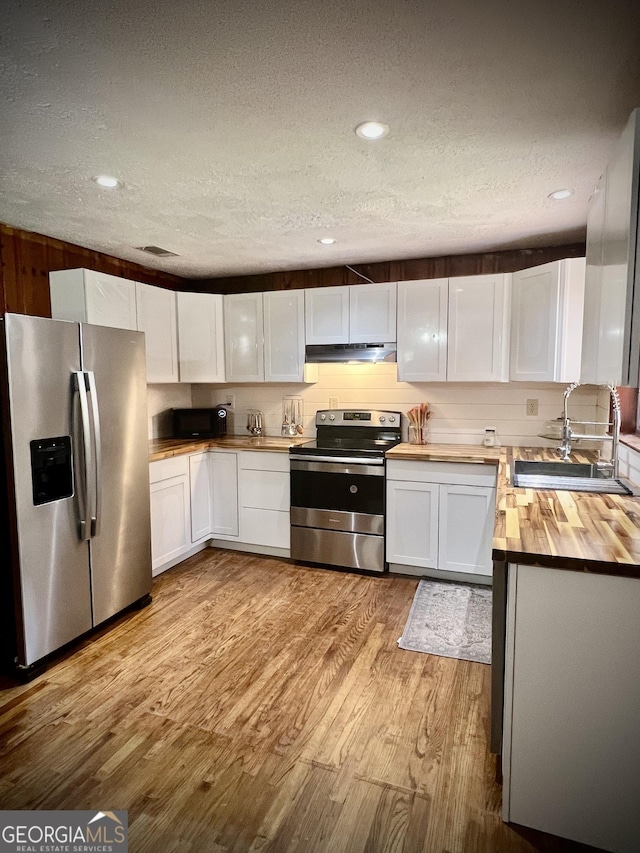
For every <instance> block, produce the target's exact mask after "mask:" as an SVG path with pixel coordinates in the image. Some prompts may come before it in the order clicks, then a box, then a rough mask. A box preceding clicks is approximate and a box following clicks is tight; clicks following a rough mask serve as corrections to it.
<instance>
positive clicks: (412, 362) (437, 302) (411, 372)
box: [398, 278, 449, 382]
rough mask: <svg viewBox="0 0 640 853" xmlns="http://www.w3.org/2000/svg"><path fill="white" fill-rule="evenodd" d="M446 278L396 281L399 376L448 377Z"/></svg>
mask: <svg viewBox="0 0 640 853" xmlns="http://www.w3.org/2000/svg"><path fill="white" fill-rule="evenodd" d="M448 292H449V280H448V279H446V278H434V279H428V280H425V281H399V282H398V379H399V380H400V381H401V382H444V380H445V379H446V378H447V311H448Z"/></svg>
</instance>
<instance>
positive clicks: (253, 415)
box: [247, 409, 264, 435]
mask: <svg viewBox="0 0 640 853" xmlns="http://www.w3.org/2000/svg"><path fill="white" fill-rule="evenodd" d="M263 429H264V415H263V414H262V412H261V411H260V410H259V409H249V411H248V412H247V430H248V431H249V432H250V433H251V435H262V433H263Z"/></svg>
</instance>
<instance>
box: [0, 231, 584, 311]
mask: <svg viewBox="0 0 640 853" xmlns="http://www.w3.org/2000/svg"><path fill="white" fill-rule="evenodd" d="M584 250H585V246H584V243H571V244H569V245H564V246H551V247H546V248H542V249H510V250H508V251H505V252H484V253H476V254H472V255H448V256H445V257H441V258H414V259H412V260H405V261H386V262H383V263H372V264H358V263H355V262H354V263H353V264H351V265H350V266H353V267H354V269H357V270H358V272H360V273H361V274H362V275H365V276H366V277H367V278H370V279H372V280H373V281H404V280H412V279H422V278H440V277H449V276H458V275H481V274H483V273H496V272H513V271H514V270H518V269H526V268H527V267H533V266H537V265H538V264H544V263H547V262H548V261H555V260H559V259H560V258H572V257H580V256H583V255H584ZM77 267H84V268H86V269H92V270H97V271H98V272H105V273H111V274H112V275H119V276H122V277H123V278H128V279H132V280H134V281H142V282H145V283H146V284H155V285H158V286H159V287H167V288H169V289H172V290H194V291H201V292H205V293H208V292H210V293H247V292H255V291H262V290H290V289H296V288H303V287H328V286H331V285H340V284H360V283H361V282H362V279H361V278H359V276H357V275H356V274H355V273H353V272H351V271H350V270H348V269H347V268H346V267H345V266H339V267H326V268H324V269H310V270H290V271H287V272H275V273H266V274H263V275H245V276H231V277H226V278H208V279H185V278H181V277H179V276H175V275H171V274H170V273H166V272H161V271H159V270H151V269H148V268H147V267H143V266H141V265H140V264H135V263H132V262H131V261H124V260H122V259H120V258H115V257H113V256H111V255H105V254H102V253H101V252H94V251H92V250H91V249H85V248H83V247H82V246H76V245H74V244H73V243H65V242H64V241H62V240H56V239H55V238H53V237H45V236H43V235H42V234H34V233H32V232H30V231H21V230H20V229H18V228H12V227H10V226H8V225H2V224H1V223H0V308H1V309H2V313H4V312H5V311H11V312H15V313H17V314H34V315H38V316H41V317H49V316H51V304H50V300H49V273H50V272H51V271H52V270H64V269H75V268H77Z"/></svg>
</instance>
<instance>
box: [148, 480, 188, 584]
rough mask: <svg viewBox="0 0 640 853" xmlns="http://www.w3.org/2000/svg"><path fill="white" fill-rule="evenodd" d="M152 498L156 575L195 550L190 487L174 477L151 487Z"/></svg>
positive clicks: (153, 557)
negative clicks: (191, 527) (191, 526)
mask: <svg viewBox="0 0 640 853" xmlns="http://www.w3.org/2000/svg"><path fill="white" fill-rule="evenodd" d="M149 491H150V494H151V560H152V562H151V566H152V570H153V574H154V575H156V574H158V570H159V569H161V567H162V566H163V565H164V564H165V563H168V562H170V561H172V560H176V559H177V558H178V557H180V556H181V555H182V554H185V553H186V552H187V551H188V550H189V548H190V546H191V533H190V520H189V483H188V478H187V477H186V476H184V475H183V476H180V477H171V478H170V479H168V480H160V481H159V482H157V483H152V484H151V485H150V486H149Z"/></svg>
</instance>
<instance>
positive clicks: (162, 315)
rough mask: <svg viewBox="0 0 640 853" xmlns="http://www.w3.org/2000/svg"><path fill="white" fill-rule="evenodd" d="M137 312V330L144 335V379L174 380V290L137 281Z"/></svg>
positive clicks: (176, 351)
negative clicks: (145, 373)
mask: <svg viewBox="0 0 640 853" xmlns="http://www.w3.org/2000/svg"><path fill="white" fill-rule="evenodd" d="M136 312H137V323H138V331H139V332H144V335H145V348H146V355H147V382H177V381H178V330H177V327H176V295H175V293H174V292H173V291H172V290H164V289H163V288H162V287H152V286H151V285H150V284H141V283H140V282H136Z"/></svg>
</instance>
